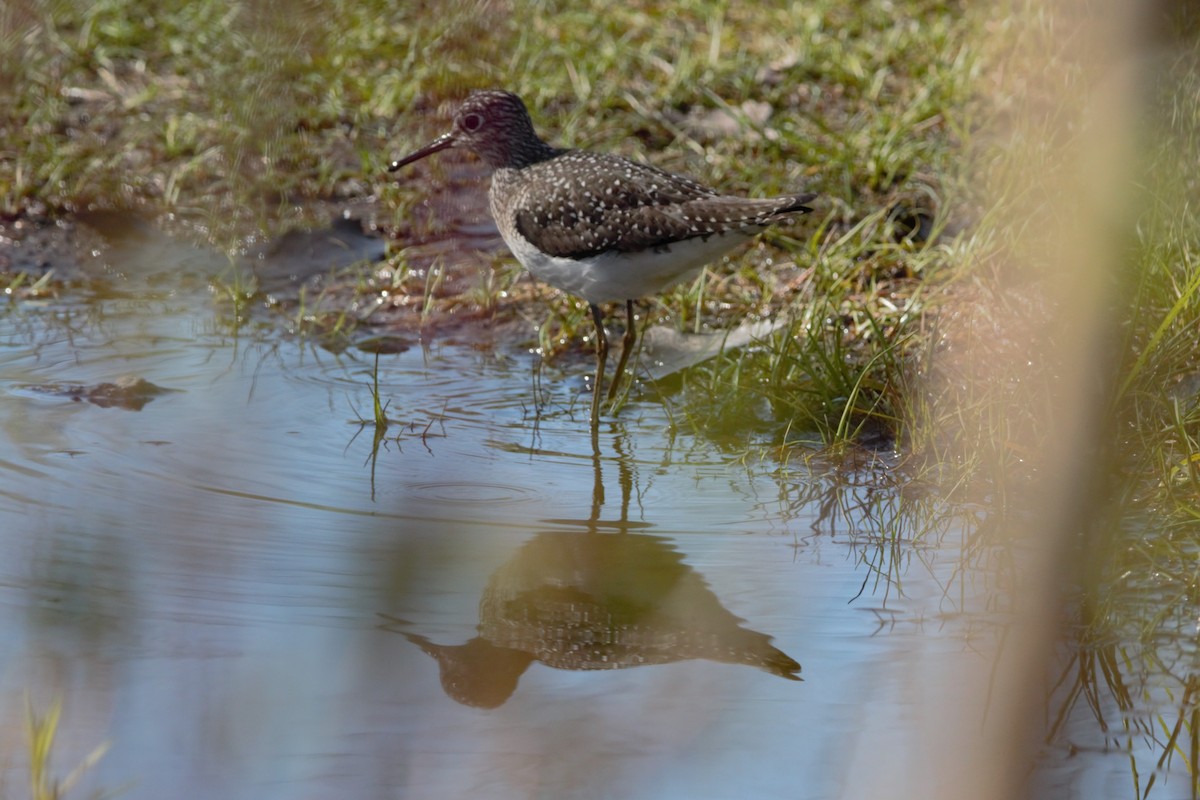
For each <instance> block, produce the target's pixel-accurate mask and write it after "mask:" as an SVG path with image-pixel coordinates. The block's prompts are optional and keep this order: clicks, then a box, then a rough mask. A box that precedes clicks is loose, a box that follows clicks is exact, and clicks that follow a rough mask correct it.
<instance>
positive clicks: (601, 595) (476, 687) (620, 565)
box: [400, 531, 800, 708]
mask: <svg viewBox="0 0 1200 800" xmlns="http://www.w3.org/2000/svg"><path fill="white" fill-rule="evenodd" d="M741 622H742V620H741V619H739V618H738V617H736V616H734V615H733V614H731V613H730V612H729V611H728V610H726V609H725V608H724V607H723V606H722V605H721V602H720V601H719V600H718V599H717V597H716V596H715V595H714V594H713V593H712V591H711V590H710V589H709V588H708V586H707V584H706V583H705V582H704V579H703V578H702V577H701V576H700V575H699V574H698V573H697V572H696V571H695V570H693V569H692V568H691V567H689V566H688V565H686V564H685V563H683V558H682V555H681V554H680V553H679V552H678V551H677V550H676V549H675V548H674V547H672V546H671V545H670V543H669V542H668V540H666V539H663V538H662V537H658V536H649V535H645V534H634V533H616V534H605V533H597V532H594V531H589V532H585V533H562V532H550V533H541V534H539V535H537V536H535V537H534V538H533V539H531V540H530V541H529V542H527V543H526V544H525V545H523V546H522V547H521V548H520V549H519V550H517V552H516V553H515V554H513V556H512V558H510V559H509V560H508V562H506V563H505V564H504V565H503V566H501V567H500V568H499V569H497V570H496V571H495V573H493V574H492V576H491V578H490V579H489V581H488V584H487V586H486V587H485V589H484V591H483V597H482V599H481V600H480V603H479V627H478V631H479V635H478V636H476V637H475V638H473V639H471V640H470V641H468V642H467V643H465V644H460V645H442V644H435V643H434V642H431V641H430V640H429V639H428V638H426V637H424V636H419V635H417V634H414V633H408V632H404V631H400V632H402V633H404V636H405V637H406V638H408V640H409V641H411V642H413V643H414V644H416V645H418V646H420V648H421V649H422V650H423V651H424V652H426V653H428V654H429V655H430V656H432V657H433V658H434V659H436V660H437V662H438V666H439V668H440V671H441V679H442V687H443V688H444V689H445V691H446V694H448V695H449V696H450V697H452V698H453V699H455V700H457V701H458V702H460V703H463V704H464V705H468V706H475V707H481V708H495V707H497V706H500V705H502V704H503V703H504V702H505V701H507V700H508V698H509V697H511V696H512V694H513V692H514V691H515V690H516V688H517V682H518V681H519V680H520V677H521V675H522V674H523V673H524V672H525V670H526V669H527V668H528V667H529V665H530V664H531V663H533V662H535V661H537V662H541V663H542V664H545V665H547V666H550V667H555V668H557V669H568V670H599V669H622V668H625V667H636V666H642V665H647V664H668V663H671V662H675V661H685V660H688V659H706V660H710V661H717V662H721V663H726V664H745V665H747V666H752V667H757V668H759V669H763V670H765V671H767V672H770V673H771V674H773V675H778V676H780V677H783V678H788V679H790V680H800V678H799V676H798V675H797V673H798V672H799V671H800V665H799V664H798V663H796V662H795V661H794V660H793V659H792V658H790V657H789V656H788V655H786V654H785V653H783V652H782V651H780V650H778V649H777V648H775V647H774V646H772V645H771V637H770V636H767V635H766V634H763V633H758V632H756V631H751V630H747V629H745V628H743V627H742V626H741Z"/></svg>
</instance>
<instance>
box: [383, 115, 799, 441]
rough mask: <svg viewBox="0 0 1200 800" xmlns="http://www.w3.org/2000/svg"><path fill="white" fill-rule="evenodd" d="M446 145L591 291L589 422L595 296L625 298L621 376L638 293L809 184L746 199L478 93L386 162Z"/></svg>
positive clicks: (600, 362)
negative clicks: (438, 129)
mask: <svg viewBox="0 0 1200 800" xmlns="http://www.w3.org/2000/svg"><path fill="white" fill-rule="evenodd" d="M450 147H466V148H468V149H470V150H472V151H474V152H475V154H476V155H478V156H479V157H480V158H481V159H483V160H484V162H486V163H487V164H488V165H489V166H490V167H492V169H493V174H492V187H491V190H490V191H489V192H488V201H489V206H490V208H491V212H492V216H493V217H494V218H495V220H496V225H497V226H498V227H499V229H500V235H501V236H502V237H503V238H504V241H505V243H506V244H507V245H508V247H509V249H510V250H512V253H513V255H514V256H516V257H517V260H518V261H520V262H521V264H522V265H523V266H524V267H525V268H526V269H527V270H529V271H530V272H531V273H533V275H534V276H535V277H537V278H539V279H541V280H543V281H545V282H546V283H548V284H550V285H551V286H554V287H555V288H558V289H561V290H563V291H565V292H568V293H570V294H573V295H576V296H578V297H581V298H583V299H584V300H585V301H587V303H588V306H589V308H590V310H591V313H592V319H593V320H594V321H595V323H596V382H595V386H594V389H593V394H592V426H593V428H595V426H596V425H597V424H598V420H599V413H600V392H601V382H602V381H603V379H604V366H605V362H606V360H607V358H608V338H607V336H606V335H605V333H604V315H603V312H601V310H600V304H601V303H609V302H618V301H624V302H625V309H626V314H627V320H626V325H625V337H624V340H623V347H622V350H621V357H620V359H619V360H618V362H617V371H616V374H615V375H614V376H613V380H612V383H611V384H610V386H609V392H608V399H609V400H610V401H611V400H612V398H613V397H614V396H615V393H616V389H617V385H618V381H619V380H620V378H621V376H622V374H623V373H624V370H625V364H626V362H627V361H628V359H629V354H630V352H631V351H632V349H633V346H634V344H635V342H636V339H637V331H636V328H635V326H634V314H633V301H634V300H635V299H637V298H639V297H643V296H645V295H649V294H654V293H657V292H660V291H662V290H664V289H666V288H668V287H669V286H671V285H673V284H675V283H678V282H679V281H682V280H683V279H685V278H687V277H688V276H690V275H694V274H695V273H697V272H699V271H700V269H701V268H702V267H703V266H704V265H705V264H707V263H709V262H710V261H712V260H713V259H715V258H716V257H718V256H720V255H722V254H723V253H725V252H727V251H729V250H732V249H733V248H734V247H736V246H737V245H739V244H741V243H742V242H744V241H746V240H747V239H749V238H750V237H752V236H754V235H755V234H757V233H759V232H760V231H762V230H763V229H764V228H766V227H767V226H769V225H772V224H774V223H776V222H780V221H781V220H784V219H787V218H788V217H790V216H791V215H793V214H802V213H804V212H806V211H811V210H812V209H811V208H809V207H808V206H807V205H806V203H808V202H809V201H810V200H812V199H813V198H814V197H816V195H815V194H794V195H785V196H783V197H770V198H763V199H751V198H745V197H734V196H730V195H723V194H720V193H719V192H717V191H716V190H715V189H711V188H709V187H707V186H705V185H703V184H701V183H697V182H696V181H694V180H692V179H691V178H686V177H683V176H681V175H674V174H672V173H669V172H665V171H663V170H661V169H658V168H656V167H652V166H648V165H646V164H639V163H637V162H635V161H630V160H629V159H627V158H622V157H621V156H616V155H610V154H607V153H593V152H589V151H586V150H571V149H561V148H557V147H552V146H551V145H549V144H547V143H546V142H544V141H542V139H541V138H540V137H539V136H538V135H537V133H536V132H534V130H533V122H532V121H531V120H530V118H529V112H528V111H527V110H526V108H525V103H524V102H522V101H521V98H520V97H518V96H517V95H515V94H512V93H511V92H504V91H475V92H472V93H471V94H470V95H469V96H468V97H467V99H466V100H465V101H464V102H463V104H462V105H461V106H459V108H458V111H457V112H456V113H455V115H454V124H453V127H452V128H451V129H450V131H449V132H447V133H445V134H443V135H441V136H439V137H438V138H437V139H434V140H433V141H432V142H431V143H429V144H428V145H426V146H425V147H422V148H421V149H420V150H417V151H416V152H415V153H412V154H411V155H408V156H405V157H404V158H402V159H400V160H398V161H394V162H392V165H391V167H390V168H389V171H390V172H395V171H396V170H398V169H400V168H401V167H403V166H405V165H406V164H411V163H412V162H414V161H417V160H418V159H422V158H425V157H426V156H428V155H432V154H433V153H436V152H438V151H440V150H445V149H447V148H450Z"/></svg>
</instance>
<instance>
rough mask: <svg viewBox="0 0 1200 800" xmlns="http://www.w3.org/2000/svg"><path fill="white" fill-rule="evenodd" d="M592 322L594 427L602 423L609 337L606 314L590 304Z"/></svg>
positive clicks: (593, 304) (598, 307)
mask: <svg viewBox="0 0 1200 800" xmlns="http://www.w3.org/2000/svg"><path fill="white" fill-rule="evenodd" d="M588 307H589V308H591V310H592V320H593V321H595V323H596V385H595V386H593V387H592V427H593V428H595V427H596V426H597V425H598V424H599V423H600V387H601V384H602V383H603V382H604V362H605V361H607V360H608V337H607V336H605V335H604V312H602V311H601V310H600V306H598V305H596V304H595V303H589V304H588Z"/></svg>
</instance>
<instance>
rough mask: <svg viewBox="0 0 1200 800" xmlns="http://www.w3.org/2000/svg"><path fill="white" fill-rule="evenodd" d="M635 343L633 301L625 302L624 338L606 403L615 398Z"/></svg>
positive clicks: (635, 329)
mask: <svg viewBox="0 0 1200 800" xmlns="http://www.w3.org/2000/svg"><path fill="white" fill-rule="evenodd" d="M636 343H637V328H636V327H634V323H633V301H632V300H626V301H625V338H623V339H622V340H621V357H620V358H619V359H618V360H617V371H616V374H614V375H613V379H612V383H610V384H609V385H608V402H610V403H611V402H612V401H613V398H614V397H616V396H617V387H618V386H620V385H621V376H622V375H624V374H625V364H626V363H628V362H629V354H630V353H632V352H633V346H634V344H636Z"/></svg>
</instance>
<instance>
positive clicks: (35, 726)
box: [25, 700, 109, 800]
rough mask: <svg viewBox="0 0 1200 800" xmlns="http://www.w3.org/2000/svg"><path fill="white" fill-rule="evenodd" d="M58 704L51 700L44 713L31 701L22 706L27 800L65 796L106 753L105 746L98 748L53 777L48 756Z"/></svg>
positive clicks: (52, 747) (59, 712) (55, 734)
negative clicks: (25, 743) (26, 751)
mask: <svg viewBox="0 0 1200 800" xmlns="http://www.w3.org/2000/svg"><path fill="white" fill-rule="evenodd" d="M61 716H62V701H61V700H55V701H54V702H52V703H51V704H50V707H49V708H48V709H47V710H46V712H45V713H44V714H39V713H38V711H37V710H36V709H35V708H34V707H33V704H32V702H27V703H26V710H25V736H26V740H27V742H28V745H29V797H30V798H31V800H60V798H64V797H67V796H68V795H69V794H70V793H71V791H72V790H73V789H74V788H75V786H77V785H78V784H79V782H80V780H81V779H82V778H83V776H84V775H85V774H87V772H88V771H89V770H90V769H91V768H92V767H94V766H95V765H96V764H97V763H98V762H99V761H100V759H102V758H103V757H104V754H105V753H106V752H107V751H108V747H109V746H108V743H103V744H101V745H99V746H98V747H97V748H96V749H95V750H93V751H92V752H91V753H89V754H88V755H87V756H86V757H85V758H84V759H83V760H82V761H81V762H80V763H79V764H77V765H76V766H75V767H74V768H73V769H72V770H71V771H70V772H69V773H67V775H66V776H64V777H61V778H60V777H58V776H56V775H55V769H54V767H53V764H52V763H51V762H52V756H53V754H54V751H55V740H56V739H57V737H58V733H59V722H60V718H61Z"/></svg>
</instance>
